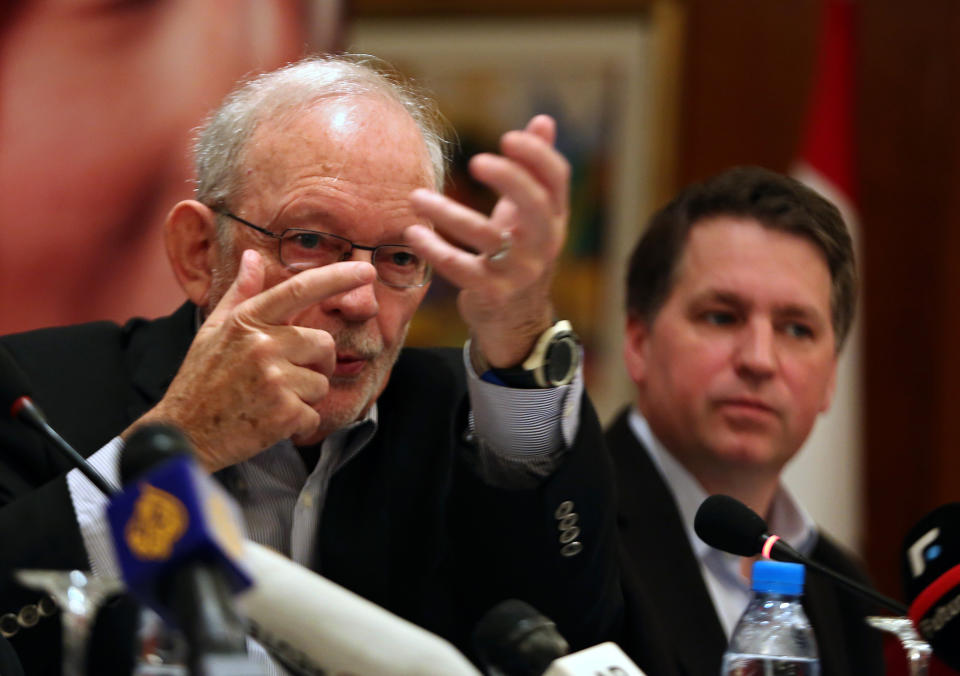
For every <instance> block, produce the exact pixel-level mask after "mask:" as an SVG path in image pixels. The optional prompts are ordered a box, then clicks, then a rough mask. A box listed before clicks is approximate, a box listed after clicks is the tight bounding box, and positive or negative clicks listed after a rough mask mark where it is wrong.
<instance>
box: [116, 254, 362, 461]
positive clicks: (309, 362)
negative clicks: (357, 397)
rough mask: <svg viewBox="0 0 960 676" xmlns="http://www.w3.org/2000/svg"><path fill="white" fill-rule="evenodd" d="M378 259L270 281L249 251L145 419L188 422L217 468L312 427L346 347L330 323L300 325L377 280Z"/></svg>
mask: <svg viewBox="0 0 960 676" xmlns="http://www.w3.org/2000/svg"><path fill="white" fill-rule="evenodd" d="M375 276H376V273H375V271H374V268H373V266H372V265H370V264H369V263H363V262H344V263H334V264H331V265H326V266H323V267H319V268H314V269H311V270H306V271H304V272H301V273H299V274H297V275H294V276H293V277H290V278H289V279H287V280H285V281H283V282H281V283H279V284H277V285H275V286H273V287H270V288H269V289H264V288H263V287H264V261H263V259H262V258H261V256H260V254H259V253H257V252H256V251H253V250H247V251H244V253H243V257H242V258H241V261H240V268H239V271H238V273H237V277H236V279H235V280H234V282H233V284H232V285H231V286H230V288H229V289H228V290H227V292H226V293H225V294H224V296H223V298H222V299H221V300H220V302H219V303H218V304H217V306H216V307H215V308H214V310H213V312H211V313H210V316H209V317H207V319H206V321H205V322H204V323H203V326H201V327H200V330H199V331H198V332H197V335H196V337H195V338H194V340H193V343H192V344H191V346H190V350H189V352H188V353H187V356H186V359H185V360H184V362H183V364H182V365H181V367H180V370H179V371H178V372H177V375H176V377H175V378H174V379H173V382H172V383H171V384H170V387H169V389H168V390H167V393H166V394H165V395H164V397H163V399H162V400H161V401H160V402H159V403H158V404H157V405H156V406H155V407H154V408H152V409H151V410H150V411H148V412H147V413H146V414H145V415H144V416H143V417H142V418H140V420H138V421H137V422H136V423H134V424H133V425H132V426H131V427H130V428H129V429H128V430H127V431H125V432H124V436H125V437H126V436H128V435H129V433H130V432H131V431H132V430H133V429H135V428H136V427H137V426H139V425H140V424H142V423H144V422H166V423H172V424H174V425H177V426H178V427H180V428H181V429H182V430H184V431H185V432H186V433H187V434H188V435H189V437H190V439H191V440H192V441H193V443H194V445H195V446H196V449H197V455H198V460H199V461H200V462H201V463H202V464H203V465H204V466H205V467H206V468H207V469H208V470H209V471H211V472H213V471H216V470H218V469H221V468H223V467H226V466H229V465H233V464H235V463H238V462H240V461H242V460H246V459H247V458H249V457H251V456H253V455H256V454H257V453H259V452H260V451H262V450H264V449H266V448H268V447H269V446H271V445H273V444H275V443H276V442H278V441H280V440H282V439H286V438H289V437H293V438H297V437H304V438H306V437H309V436H310V435H311V434H312V433H314V432H315V431H316V430H317V428H318V426H319V424H320V422H321V421H320V416H319V414H318V413H317V411H315V410H314V408H313V407H314V406H315V405H316V404H318V402H320V401H321V400H322V399H323V397H324V396H326V394H327V392H328V391H329V376H330V374H331V373H333V370H334V367H335V363H336V347H335V345H334V341H333V338H332V337H331V336H330V334H329V333H327V332H326V331H323V330H320V329H311V328H305V327H300V326H293V325H291V323H290V322H291V320H292V319H293V318H294V317H295V316H296V315H297V314H298V313H299V312H301V311H302V310H304V309H306V308H307V307H309V306H310V305H312V304H314V303H318V302H320V301H322V300H324V299H325V298H328V297H330V296H334V295H336V294H340V293H343V292H345V291H349V290H351V289H353V288H356V287H359V286H362V285H364V284H370V283H372V282H373V280H374V278H375Z"/></svg>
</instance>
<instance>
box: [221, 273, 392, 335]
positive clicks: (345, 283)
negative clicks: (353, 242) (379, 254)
mask: <svg viewBox="0 0 960 676" xmlns="http://www.w3.org/2000/svg"><path fill="white" fill-rule="evenodd" d="M376 276H377V273H376V271H375V270H374V267H373V266H372V265H370V263H365V262H363V261H345V262H342V263H331V264H330V265H324V266H323V267H319V268H311V269H309V270H304V271H303V272H298V273H297V274H295V275H294V276H293V277H291V278H290V279H286V280H284V281H282V282H280V283H279V284H277V285H275V286H272V287H270V288H269V289H266V290H265V291H263V292H262V293H259V294H257V295H256V296H254V297H253V298H250V299H249V300H247V301H245V302H244V303H243V305H242V306H241V307H240V308H238V309H241V310H242V312H243V314H244V315H245V316H246V317H248V318H249V319H251V320H253V321H255V322H258V323H263V324H273V325H280V324H286V323H288V322H289V321H290V320H291V319H292V318H293V317H294V316H295V315H296V314H297V313H299V312H300V311H302V310H305V309H306V308H308V307H310V306H311V305H314V304H315V303H319V302H321V301H323V300H326V299H327V298H329V297H330V296H336V295H337V294H340V293H344V292H346V291H350V290H351V289H355V288H357V287H360V286H363V285H365V284H371V283H372V282H373V280H374V279H376Z"/></svg>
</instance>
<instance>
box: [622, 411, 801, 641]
mask: <svg viewBox="0 0 960 676" xmlns="http://www.w3.org/2000/svg"><path fill="white" fill-rule="evenodd" d="M629 422H630V429H631V430H632V431H633V433H634V434H635V435H636V436H637V438H638V439H639V440H640V442H641V443H642V444H643V446H644V447H645V448H646V449H647V452H648V453H649V454H650V458H651V460H653V464H654V465H656V467H657V469H658V470H659V471H660V474H661V475H662V476H663V479H664V481H666V482H667V485H668V486H669V487H670V492H671V493H673V497H674V499H675V500H676V503H677V507H678V508H679V510H680V518H681V520H682V521H683V528H684V530H685V531H686V533H687V539H688V540H689V541H690V545H691V547H692V548H693V553H694V555H695V556H696V557H697V562H698V563H699V564H700V573H701V574H702V575H703V580H704V582H705V583H706V586H707V590H708V591H709V592H710V598H711V599H712V600H713V607H714V609H715V610H716V611H717V617H718V618H719V619H720V624H721V625H722V626H723V629H724V631H725V632H726V634H727V640H729V639H730V635H731V634H732V633H733V628H734V627H735V626H736V624H737V621H738V620H739V619H740V616H741V615H742V614H743V611H744V610H745V609H746V607H747V603H748V602H749V600H750V583H749V582H748V581H747V580H746V579H745V578H744V577H743V575H742V574H741V568H740V562H741V561H742V557H739V556H736V555H734V554H727V553H726V552H721V551H720V550H719V549H714V548H713V547H710V546H709V545H707V544H706V543H704V542H703V540H701V539H700V538H699V537H697V534H696V533H695V532H694V530H693V520H694V517H695V516H696V514H697V509H699V508H700V504H701V503H702V502H703V501H704V500H705V499H706V498H707V497H708V494H707V492H706V491H705V490H703V487H702V486H701V485H700V482H698V481H697V479H696V478H694V476H693V475H692V474H691V473H690V472H688V471H687V469H686V468H685V467H684V466H683V465H681V464H680V462H679V461H678V460H677V459H676V458H674V457H673V455H672V454H671V453H670V452H669V451H668V450H667V449H666V448H665V447H664V445H663V444H662V443H660V441H659V440H658V439H657V438H656V437H655V436H654V435H653V432H652V431H651V429H650V425H649V424H648V423H647V421H646V419H644V417H643V416H642V415H641V414H640V412H639V411H637V410H636V409H633V410H631V412H630V419H629ZM766 520H767V523H768V524H769V526H770V529H771V530H772V531H773V532H775V533H777V534H778V535H779V536H780V537H781V538H783V539H784V540H785V541H786V542H788V543H789V544H790V545H791V546H792V547H793V548H794V549H796V550H797V551H799V552H800V553H801V554H805V555H806V554H810V552H812V551H813V547H814V545H816V542H817V531H816V524H815V523H814V522H813V519H811V518H810V515H809V514H807V512H806V511H805V510H804V509H803V508H802V507H801V506H800V504H799V503H798V502H797V501H796V500H795V499H794V497H793V496H792V495H790V492H789V491H788V490H787V489H786V487H784V486H783V484H781V485H780V486H779V487H778V488H777V492H776V494H775V495H774V497H773V502H772V503H771V506H770V514H769V515H768V518H767V519H766Z"/></svg>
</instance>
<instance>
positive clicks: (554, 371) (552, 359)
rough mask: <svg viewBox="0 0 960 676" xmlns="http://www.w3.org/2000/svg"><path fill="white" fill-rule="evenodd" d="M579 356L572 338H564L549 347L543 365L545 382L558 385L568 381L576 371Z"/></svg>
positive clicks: (574, 340)
mask: <svg viewBox="0 0 960 676" xmlns="http://www.w3.org/2000/svg"><path fill="white" fill-rule="evenodd" d="M579 354H580V353H579V351H578V350H577V343H576V339H575V338H574V337H573V336H569V335H568V336H564V337H563V338H561V339H560V340H558V341H556V342H555V343H554V344H553V345H551V346H550V350H549V352H548V353H547V358H546V360H545V361H546V363H545V364H544V369H545V374H544V375H545V376H546V379H547V382H548V383H551V384H559V383H565V382H567V381H568V380H570V378H571V376H572V375H573V371H574V370H576V367H577V359H578V358H579Z"/></svg>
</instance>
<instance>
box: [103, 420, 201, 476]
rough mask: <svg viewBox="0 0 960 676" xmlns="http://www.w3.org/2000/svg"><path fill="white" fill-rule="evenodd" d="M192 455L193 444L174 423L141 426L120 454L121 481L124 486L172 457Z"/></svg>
mask: <svg viewBox="0 0 960 676" xmlns="http://www.w3.org/2000/svg"><path fill="white" fill-rule="evenodd" d="M180 456H187V457H191V458H192V457H193V444H191V443H190V440H189V439H187V436H186V435H185V434H184V433H183V432H181V431H180V430H179V429H178V428H176V427H174V426H173V425H167V424H164V423H150V424H147V425H143V426H142V427H138V428H137V429H136V430H135V431H134V432H133V434H131V435H130V438H129V439H127V443H126V447H125V448H124V449H123V453H121V454H120V482H121V483H123V484H124V485H126V484H128V483H130V482H131V481H133V480H134V479H137V478H139V477H141V476H142V475H144V474H146V473H147V472H149V471H150V470H151V469H153V468H154V467H156V466H157V465H160V464H162V463H164V462H166V461H167V460H171V459H172V458H176V457H180Z"/></svg>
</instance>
